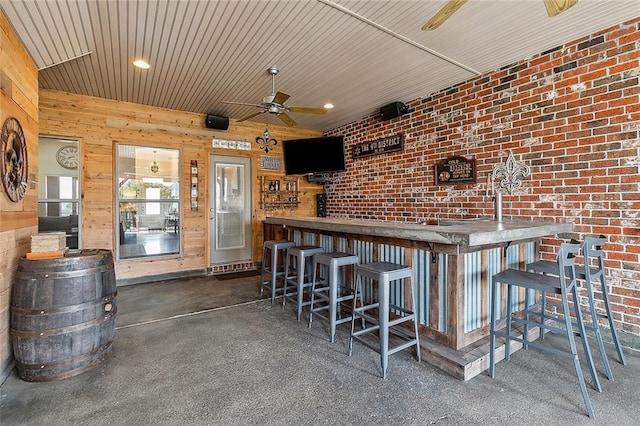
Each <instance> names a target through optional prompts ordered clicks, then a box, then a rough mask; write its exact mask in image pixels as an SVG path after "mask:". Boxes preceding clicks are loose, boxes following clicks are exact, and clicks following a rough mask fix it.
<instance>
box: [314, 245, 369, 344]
mask: <svg viewBox="0 0 640 426" xmlns="http://www.w3.org/2000/svg"><path fill="white" fill-rule="evenodd" d="M359 262H360V259H359V258H358V256H356V255H353V254H347V253H342V252H331V253H322V254H316V255H315V256H313V281H312V284H311V303H310V308H309V309H310V312H309V328H311V324H312V323H313V318H314V317H318V318H320V319H322V320H325V321H328V322H329V339H330V340H331V342H332V343H333V342H334V341H335V337H336V327H337V326H338V325H339V324H342V323H345V322H347V321H351V317H352V315H349V316H348V317H342V311H343V308H346V309H349V310H351V308H352V306H351V305H345V306H343V303H344V302H346V301H348V300H352V299H353V298H354V286H353V285H351V286H347V285H346V282H345V281H343V280H342V277H341V269H340V268H344V267H346V266H349V265H357V264H358V263H359ZM323 269H324V273H325V275H324V279H321V277H322V273H323V271H322V270H323ZM345 279H346V275H345ZM318 285H320V286H318Z"/></svg>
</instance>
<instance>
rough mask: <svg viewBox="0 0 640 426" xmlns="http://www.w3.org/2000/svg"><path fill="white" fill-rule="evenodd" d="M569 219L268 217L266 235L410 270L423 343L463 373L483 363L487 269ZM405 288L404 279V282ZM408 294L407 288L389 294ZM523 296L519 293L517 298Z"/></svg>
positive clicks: (533, 246)
mask: <svg viewBox="0 0 640 426" xmlns="http://www.w3.org/2000/svg"><path fill="white" fill-rule="evenodd" d="M572 230H573V224H572V223H554V222H543V221H512V220H504V221H502V222H497V221H492V220H446V221H440V222H439V223H438V224H435V225H422V224H416V223H402V222H379V221H365V220H352V219H338V218H316V217H267V218H266V219H265V230H264V232H265V239H272V238H277V237H278V236H280V237H283V236H284V237H287V238H290V239H293V240H295V241H296V242H297V243H298V244H315V245H320V246H322V247H324V248H325V249H326V250H328V251H344V252H347V253H350V254H356V255H358V256H359V257H360V262H361V263H367V262H373V261H389V262H396V263H403V264H405V265H410V266H411V267H412V268H413V270H414V280H415V284H416V288H417V289H418V291H417V296H416V297H417V305H418V314H419V318H420V331H421V337H423V338H422V339H421V346H422V351H423V355H424V358H425V359H426V360H427V361H428V362H430V363H431V364H434V365H436V366H437V367H439V368H441V369H443V370H445V371H447V372H449V373H450V374H452V375H454V376H456V377H459V378H461V379H464V380H468V379H470V378H471V377H474V376H475V375H477V374H479V373H480V372H481V371H483V370H484V369H486V367H487V366H488V359H485V358H488V356H487V354H488V334H489V323H488V318H489V291H490V290H489V289H490V280H491V276H492V275H493V274H495V273H497V272H500V271H502V270H503V269H506V268H520V269H523V268H524V265H525V264H526V263H529V262H532V261H535V260H537V258H538V249H539V242H540V239H541V238H543V237H546V236H554V235H556V234H562V233H567V232H571V231H572ZM405 289H408V286H405ZM392 297H397V298H407V297H411V294H410V292H409V291H404V290H403V291H401V292H399V293H398V294H395V295H392ZM523 299H524V293H522V294H520V295H519V297H518V300H515V301H513V303H514V304H519V303H520V302H521V301H522V300H523Z"/></svg>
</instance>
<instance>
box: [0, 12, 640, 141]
mask: <svg viewBox="0 0 640 426" xmlns="http://www.w3.org/2000/svg"><path fill="white" fill-rule="evenodd" d="M445 3H446V1H444V0H439V1H417V0H387V1H365V0H302V1H292V0H271V1H264V0H226V1H204V0H202V1H198V0H191V1H185V0H129V1H122V0H57V1H50V0H0V7H2V9H3V11H4V13H5V15H6V16H7V18H8V19H9V21H10V22H11V23H12V25H13V26H14V28H15V30H16V32H17V33H18V35H19V37H21V39H22V41H23V43H24V45H25V46H26V48H27V50H28V52H29V53H30V55H31V56H32V57H33V59H34V61H35V62H36V64H37V66H38V68H39V69H40V71H39V81H40V87H41V88H46V89H55V90H63V91H68V92H72V93H78V94H85V95H91V96H98V97H102V98H110V99H116V100H120V101H127V102H135V103H140V104H146V105H153V106H157V107H163V108H170V109H177V110H184V111H191V112H196V113H208V112H211V113H215V114H219V115H224V116H229V117H231V118H236V119H237V118H241V117H244V116H246V115H248V114H251V113H253V112H257V109H256V108H254V107H251V106H239V105H228V104H222V103H221V101H236V102H244V103H251V104H258V103H260V102H261V101H262V97H263V96H265V95H268V94H269V93H271V78H270V76H269V74H268V72H267V70H268V68H269V67H271V66H273V65H277V66H278V67H279V68H280V74H279V75H278V76H277V77H276V90H277V91H278V90H279V91H282V92H285V93H288V94H290V95H291V98H290V99H289V100H288V101H287V102H286V104H287V105H302V106H313V107H320V106H322V105H323V104H324V103H326V102H331V103H333V104H334V105H335V108H334V109H333V110H332V111H330V112H329V114H327V115H325V116H316V115H311V114H300V113H291V116H292V117H293V118H294V119H295V120H296V121H297V122H298V126H299V127H302V128H308V129H318V130H330V129H332V128H335V127H338V126H340V125H342V124H345V123H348V122H351V121H354V120H357V119H360V118H362V117H365V116H368V115H371V114H375V113H376V112H377V111H378V110H379V108H380V106H382V105H385V104H387V103H389V102H393V101H403V102H407V101H410V100H414V99H418V98H420V97H426V96H429V94H431V93H433V92H435V91H438V90H441V89H444V88H447V87H450V86H452V85H454V84H457V83H459V82H461V81H464V80H467V79H469V78H472V77H474V76H475V75H478V74H481V73H484V72H487V71H491V70H495V69H497V68H500V67H502V66H505V65H508V64H511V63H514V62H516V61H518V60H520V59H523V58H528V57H530V56H531V55H534V54H536V53H540V52H542V51H545V50H548V49H550V48H554V47H556V46H559V45H562V44H563V43H565V42H567V41H570V40H573V39H576V38H579V37H583V36H586V35H589V34H592V33H594V32H596V31H598V30H601V29H604V28H607V27H609V26H611V25H614V24H621V23H623V22H624V21H626V20H628V19H631V18H634V17H636V16H638V15H640V0H607V1H603V0H579V2H578V4H577V5H576V6H574V7H572V8H571V9H569V10H568V11H566V12H564V13H562V14H560V15H558V16H556V17H553V18H549V17H548V16H547V14H546V11H545V8H544V5H543V1H542V0H511V1H507V0H472V1H469V2H467V3H466V4H465V5H464V6H463V7H462V8H461V9H460V10H459V11H458V12H456V13H455V14H454V15H453V16H452V17H451V18H449V20H448V21H446V22H445V23H444V24H443V25H442V26H441V27H440V28H438V29H437V30H435V31H422V30H421V27H422V25H423V24H424V23H425V22H426V21H427V20H428V19H429V18H430V17H431V16H433V15H434V14H435V13H436V12H437V11H438V10H439V9H440V8H441V7H442V6H443V5H444V4H445ZM136 58H144V59H146V60H147V61H149V62H150V63H151V68H150V69H149V70H140V69H137V68H134V67H133V66H132V65H131V63H132V61H133V60H134V59H136ZM253 120H255V121H258V122H264V123H267V124H282V123H281V122H280V121H279V120H278V119H277V117H275V116H273V115H271V114H262V115H259V116H257V117H255V118H254V119H253Z"/></svg>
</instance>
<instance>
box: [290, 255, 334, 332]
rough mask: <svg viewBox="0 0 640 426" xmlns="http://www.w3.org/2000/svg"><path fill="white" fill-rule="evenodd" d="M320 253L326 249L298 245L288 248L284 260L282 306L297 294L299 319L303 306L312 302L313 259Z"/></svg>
mask: <svg viewBox="0 0 640 426" xmlns="http://www.w3.org/2000/svg"><path fill="white" fill-rule="evenodd" d="M319 253H324V249H323V248H322V247H318V246H296V247H289V248H288V249H287V255H286V258H285V261H284V270H285V278H284V292H283V296H284V297H283V298H282V307H283V308H284V305H285V300H286V299H287V298H290V299H293V296H295V300H296V303H297V318H298V321H300V318H301V317H302V308H303V307H304V306H309V305H310V304H311V301H310V300H311V291H310V290H311V285H312V284H313V281H312V277H311V275H312V274H311V260H312V258H313V256H314V255H316V254H319ZM289 284H291V285H292V286H293V290H290V289H289ZM305 291H306V293H308V296H309V300H308V301H305V300H304V296H305Z"/></svg>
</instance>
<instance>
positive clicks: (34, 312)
mask: <svg viewBox="0 0 640 426" xmlns="http://www.w3.org/2000/svg"><path fill="white" fill-rule="evenodd" d="M115 297H116V293H115V292H114V293H111V294H109V295H107V296H104V297H102V298H101V299H100V300H92V301H90V302H85V303H80V304H77V305H68V306H57V307H53V306H52V307H46V308H41V309H35V308H34V309H25V308H19V307H17V306H14V305H11V312H14V313H16V314H21V315H25V316H41V315H46V314H67V313H70V312H76V311H81V310H84V309H88V308H92V307H94V306H99V305H103V304H105V303H110V302H111V301H112V300H113V299H114V298H115Z"/></svg>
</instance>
